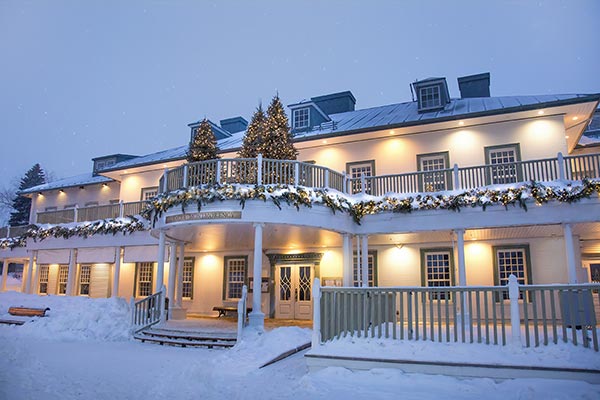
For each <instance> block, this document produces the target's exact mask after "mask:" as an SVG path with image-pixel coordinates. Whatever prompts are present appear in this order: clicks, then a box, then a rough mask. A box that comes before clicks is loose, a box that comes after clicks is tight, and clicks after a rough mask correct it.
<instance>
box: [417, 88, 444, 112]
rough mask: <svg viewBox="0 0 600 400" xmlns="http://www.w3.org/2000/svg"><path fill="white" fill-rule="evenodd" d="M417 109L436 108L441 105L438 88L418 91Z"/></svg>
mask: <svg viewBox="0 0 600 400" xmlns="http://www.w3.org/2000/svg"><path fill="white" fill-rule="evenodd" d="M419 102H420V107H419V109H421V110H423V109H429V108H438V107H441V105H442V99H441V97H440V87H439V86H437V85H436V86H429V87H424V88H420V89H419Z"/></svg>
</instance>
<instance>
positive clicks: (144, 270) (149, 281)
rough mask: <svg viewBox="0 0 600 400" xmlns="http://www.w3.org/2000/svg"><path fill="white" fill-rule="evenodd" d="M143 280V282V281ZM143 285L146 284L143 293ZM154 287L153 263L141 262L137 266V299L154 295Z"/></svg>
mask: <svg viewBox="0 0 600 400" xmlns="http://www.w3.org/2000/svg"><path fill="white" fill-rule="evenodd" d="M142 278H143V280H142ZM142 283H143V284H144V290H143V291H142V290H141V288H142ZM153 286H154V263H153V262H139V263H137V265H136V277H135V287H136V289H135V296H136V297H148V296H150V295H151V294H152V287H153Z"/></svg>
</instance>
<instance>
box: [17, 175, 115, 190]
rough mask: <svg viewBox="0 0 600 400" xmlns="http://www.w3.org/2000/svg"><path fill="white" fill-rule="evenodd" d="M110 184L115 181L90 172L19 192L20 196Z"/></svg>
mask: <svg viewBox="0 0 600 400" xmlns="http://www.w3.org/2000/svg"><path fill="white" fill-rule="evenodd" d="M108 182H113V180H112V179H110V178H107V177H105V176H101V175H96V176H94V175H92V173H91V172H90V173H89V174H82V175H77V176H71V177H69V178H65V179H59V180H57V181H53V182H49V183H44V184H43V185H37V186H34V187H31V188H29V189H24V190H21V191H19V192H18V194H30V193H37V192H44V191H48V190H55V189H63V188H68V187H74V186H87V185H95V184H100V183H108Z"/></svg>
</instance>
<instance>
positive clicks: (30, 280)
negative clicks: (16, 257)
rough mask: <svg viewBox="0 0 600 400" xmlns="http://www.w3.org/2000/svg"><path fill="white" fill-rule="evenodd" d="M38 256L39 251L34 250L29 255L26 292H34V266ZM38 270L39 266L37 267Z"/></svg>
mask: <svg viewBox="0 0 600 400" xmlns="http://www.w3.org/2000/svg"><path fill="white" fill-rule="evenodd" d="M36 256H37V251H35V250H34V251H32V252H31V255H30V256H29V264H28V265H27V277H26V278H25V279H26V280H25V293H29V294H33V285H35V283H34V279H33V266H34V263H35V257H36ZM36 270H37V268H36Z"/></svg>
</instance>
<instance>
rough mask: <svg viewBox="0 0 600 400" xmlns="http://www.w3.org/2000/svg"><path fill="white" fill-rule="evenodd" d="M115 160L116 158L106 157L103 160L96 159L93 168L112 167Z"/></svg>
mask: <svg viewBox="0 0 600 400" xmlns="http://www.w3.org/2000/svg"><path fill="white" fill-rule="evenodd" d="M116 162H117V159H116V158H107V159H104V160H98V161H96V168H95V170H101V169H104V168H108V167H112V166H113V165H115V163H116Z"/></svg>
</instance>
